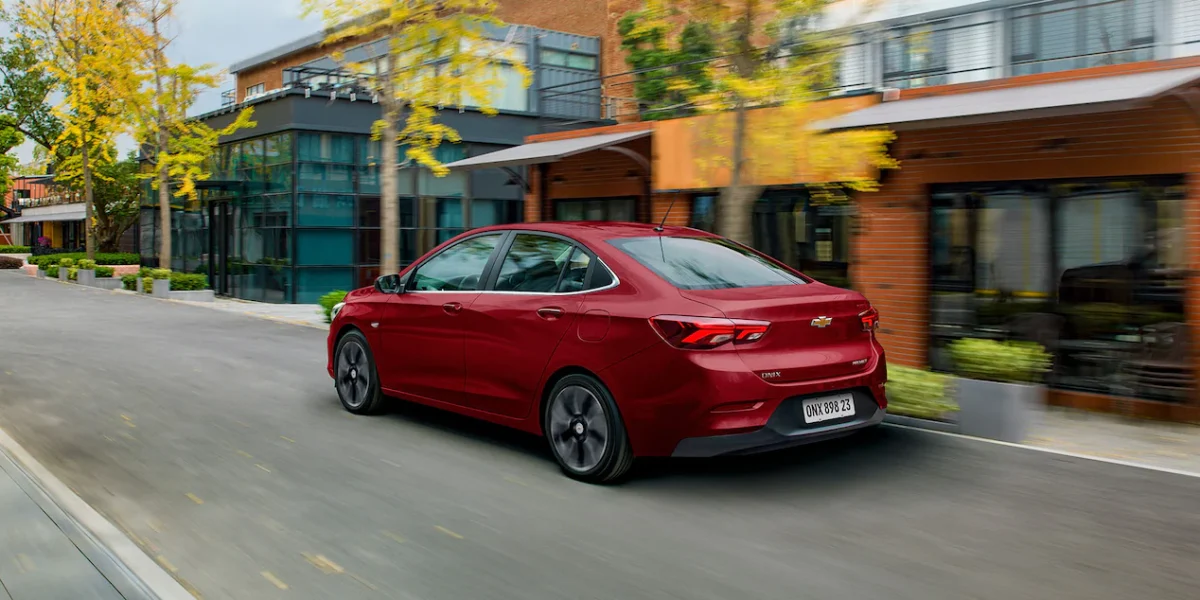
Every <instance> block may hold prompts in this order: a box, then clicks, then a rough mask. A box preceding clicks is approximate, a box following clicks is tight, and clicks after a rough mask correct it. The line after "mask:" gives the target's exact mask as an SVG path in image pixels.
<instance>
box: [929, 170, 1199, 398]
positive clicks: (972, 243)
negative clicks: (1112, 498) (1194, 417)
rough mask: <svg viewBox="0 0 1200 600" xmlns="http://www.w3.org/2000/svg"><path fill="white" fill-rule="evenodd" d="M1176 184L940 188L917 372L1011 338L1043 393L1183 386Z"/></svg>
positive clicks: (1146, 393) (1186, 374)
mask: <svg viewBox="0 0 1200 600" xmlns="http://www.w3.org/2000/svg"><path fill="white" fill-rule="evenodd" d="M1183 198H1184V192H1183V187H1182V181H1181V180H1179V179H1178V178H1174V179H1171V178H1167V179H1160V180H1141V181H1139V180H1133V181H1079V182H1050V183H1025V184H1007V183H1005V184H994V185H993V184H974V185H963V186H940V187H938V188H935V190H934V195H933V207H932V211H933V214H932V220H931V240H930V248H931V259H932V262H933V264H932V273H933V282H932V283H933V290H932V292H933V295H932V298H931V336H930V340H931V341H930V344H931V348H930V363H931V364H932V366H933V367H934V368H936V369H941V370H951V369H952V367H953V365H952V364H951V361H950V358H949V355H948V352H947V350H946V347H947V344H948V343H949V342H950V341H952V340H955V339H958V338H962V337H983V338H992V339H1024V340H1028V341H1035V342H1038V343H1041V344H1042V345H1043V346H1045V347H1046V348H1047V349H1048V351H1050V352H1051V353H1052V354H1053V355H1054V357H1055V359H1054V367H1053V371H1052V372H1051V373H1050V375H1049V376H1048V383H1050V384H1051V385H1052V386H1055V387H1058V388H1063V389H1071V390H1080V391H1088V392H1097V393H1105V394H1112V395H1118V396H1132V397H1139V398H1148V399H1156V400H1167V401H1170V400H1181V399H1183V398H1186V395H1187V394H1188V393H1189V392H1188V389H1189V388H1190V386H1191V383H1190V381H1191V369H1190V367H1189V363H1190V358H1188V352H1189V350H1188V341H1187V335H1186V331H1185V330H1184V326H1183V323H1184V315H1183V297H1184V293H1183V288H1184V281H1185V266H1186V258H1185V256H1186V255H1185V246H1184V236H1183V216H1182V210H1183Z"/></svg>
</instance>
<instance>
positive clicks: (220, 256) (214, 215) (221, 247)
mask: <svg viewBox="0 0 1200 600" xmlns="http://www.w3.org/2000/svg"><path fill="white" fill-rule="evenodd" d="M208 211H209V212H208V222H209V228H208V236H209V237H208V247H209V252H210V255H209V261H208V279H209V281H210V282H211V285H212V289H213V292H215V293H217V294H219V295H221V296H232V295H233V289H232V287H231V285H230V279H231V278H230V268H229V267H230V266H229V251H230V249H231V248H233V242H234V240H233V233H234V223H233V215H234V212H233V208H232V206H231V205H230V203H229V202H210V203H209V204H208Z"/></svg>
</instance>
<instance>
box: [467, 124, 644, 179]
mask: <svg viewBox="0 0 1200 600" xmlns="http://www.w3.org/2000/svg"><path fill="white" fill-rule="evenodd" d="M650 134H651V131H650V130H648V129H647V130H644V131H630V132H626V133H605V134H601V135H589V136H587V137H580V138H573V139H569V140H555V141H553V142H533V143H530V144H524V145H521V146H513V147H512V148H505V149H504V150H497V151H495V152H489V153H487V154H481V155H479V156H472V157H471V158H466V159H463V160H460V161H457V162H452V163H450V164H448V165H446V167H448V168H450V169H481V168H484V167H515V166H519V165H539V164H544V163H551V162H555V161H558V160H561V159H564V158H566V157H568V156H573V155H575V154H581V153H583V152H588V151H590V150H599V149H600V148H607V147H609V146H615V145H617V144H620V143H622V142H628V141H630V140H636V139H638V138H644V137H649V136H650Z"/></svg>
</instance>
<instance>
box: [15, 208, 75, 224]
mask: <svg viewBox="0 0 1200 600" xmlns="http://www.w3.org/2000/svg"><path fill="white" fill-rule="evenodd" d="M86 218H87V212H86V211H82V210H78V211H75V210H73V211H69V212H57V213H49V214H41V215H30V214H24V215H21V216H19V217H17V218H15V219H9V220H7V221H0V224H2V225H8V224H10V223H40V222H43V221H82V220H84V219H86Z"/></svg>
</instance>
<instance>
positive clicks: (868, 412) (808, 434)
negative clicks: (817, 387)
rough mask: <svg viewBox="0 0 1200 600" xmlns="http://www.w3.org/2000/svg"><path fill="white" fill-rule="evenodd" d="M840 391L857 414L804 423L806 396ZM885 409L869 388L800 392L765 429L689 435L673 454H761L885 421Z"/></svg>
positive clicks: (830, 438) (848, 432)
mask: <svg viewBox="0 0 1200 600" xmlns="http://www.w3.org/2000/svg"><path fill="white" fill-rule="evenodd" d="M838 393H851V394H853V395H854V405H855V406H854V408H855V411H854V412H855V414H854V416H853V417H849V418H846V419H841V420H837V421H834V422H827V423H814V424H811V425H810V424H806V423H804V418H803V415H802V412H803V402H804V400H808V399H811V398H814V397H818V396H830V395H837V394H838ZM886 412H887V411H885V410H883V409H882V408H879V405H878V404H876V403H875V400H874V399H873V398H872V397H871V394H870V393H868V392H867V391H866V390H845V391H843V392H832V393H831V392H825V393H822V394H817V395H814V396H797V397H795V398H788V399H787V400H784V401H783V402H781V403H780V404H779V407H778V408H776V409H775V412H774V413H773V414H772V415H771V418H770V419H769V420H768V421H767V424H766V425H765V426H763V428H762V429H759V430H756V431H751V432H749V433H735V434H730V435H714V436H707V437H694V438H687V439H685V440H683V441H681V442H679V445H678V446H676V447H675V451H674V452H673V453H672V454H671V456H674V457H687V458H706V457H712V456H723V455H739V454H758V453H760V452H771V451H773V450H782V449H784V448H790V447H793V446H801V445H804V444H812V443H815V442H822V441H826V440H832V439H836V438H840V437H843V436H847V435H850V434H852V433H854V432H855V431H859V430H861V429H865V428H867V427H872V426H874V425H878V424H880V423H882V422H883V417H884V415H885V414H886Z"/></svg>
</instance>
